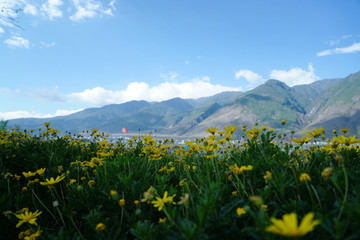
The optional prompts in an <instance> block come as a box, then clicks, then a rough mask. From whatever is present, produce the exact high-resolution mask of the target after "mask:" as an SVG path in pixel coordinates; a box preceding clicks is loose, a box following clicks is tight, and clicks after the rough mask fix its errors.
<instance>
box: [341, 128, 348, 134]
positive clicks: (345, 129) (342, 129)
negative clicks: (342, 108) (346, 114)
mask: <svg viewBox="0 0 360 240" xmlns="http://www.w3.org/2000/svg"><path fill="white" fill-rule="evenodd" d="M340 131H342V132H343V133H347V132H348V131H350V129H349V128H340Z"/></svg>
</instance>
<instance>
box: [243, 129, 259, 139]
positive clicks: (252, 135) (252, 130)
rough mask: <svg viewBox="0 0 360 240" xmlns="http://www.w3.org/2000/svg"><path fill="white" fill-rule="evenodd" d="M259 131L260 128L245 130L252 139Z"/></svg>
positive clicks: (255, 137) (257, 135) (256, 136)
mask: <svg viewBox="0 0 360 240" xmlns="http://www.w3.org/2000/svg"><path fill="white" fill-rule="evenodd" d="M261 131H262V130H261V129H257V128H254V129H250V130H248V131H246V132H245V134H246V135H247V136H248V137H249V138H251V139H252V140H256V139H257V138H258V137H259V135H260V133H261Z"/></svg>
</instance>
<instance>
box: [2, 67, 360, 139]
mask: <svg viewBox="0 0 360 240" xmlns="http://www.w3.org/2000/svg"><path fill="white" fill-rule="evenodd" d="M282 119H286V125H285V127H283V126H282V125H281V120H282ZM44 122H51V126H52V127H53V128H55V129H59V130H62V131H68V132H72V133H79V132H81V131H82V130H91V129H93V128H97V129H99V130H100V131H102V132H107V133H120V132H121V129H122V128H123V127H126V128H127V129H128V130H129V132H133V133H137V132H138V130H139V129H140V130H141V131H143V132H144V131H145V132H146V131H155V130H157V131H158V132H159V133H161V134H166V135H176V136H201V135H204V133H205V130H206V129H207V128H208V127H218V128H220V129H221V128H223V127H224V126H227V125H239V128H240V126H242V125H243V124H246V125H248V126H249V127H252V125H253V124H254V123H255V122H259V124H261V125H267V126H269V127H273V128H280V127H282V128H284V130H285V131H286V130H295V131H297V132H303V131H306V130H311V129H313V128H315V127H319V126H323V127H325V128H326V129H327V130H328V133H329V132H331V131H330V130H332V129H339V128H344V127H347V128H350V129H351V133H352V134H353V133H357V132H358V131H360V72H358V73H355V74H352V75H350V76H348V77H346V78H336V79H326V80H320V81H316V82H313V83H311V84H306V85H298V86H294V87H289V86H287V85H286V84H285V83H283V82H281V81H278V80H274V79H270V80H268V81H267V82H266V83H264V84H262V85H260V86H258V87H257V88H255V89H252V90H250V91H248V92H223V93H220V94H217V95H214V96H211V97H204V98H199V99H181V98H174V99H170V100H167V101H162V102H146V101H131V102H126V103H122V104H110V105H106V106H104V107H100V108H89V109H85V110H83V111H81V112H77V113H74V114H70V115H67V116H61V117H54V118H46V119H44V118H41V119H39V118H23V119H13V120H10V121H9V125H10V126H11V125H20V127H21V128H28V129H29V128H32V129H37V128H39V127H43V123H44Z"/></svg>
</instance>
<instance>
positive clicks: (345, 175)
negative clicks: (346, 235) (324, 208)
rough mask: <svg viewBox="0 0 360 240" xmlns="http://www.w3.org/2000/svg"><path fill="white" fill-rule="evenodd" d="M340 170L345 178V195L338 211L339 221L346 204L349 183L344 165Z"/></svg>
mask: <svg viewBox="0 0 360 240" xmlns="http://www.w3.org/2000/svg"><path fill="white" fill-rule="evenodd" d="M342 169H343V172H344V178H345V195H344V199H343V202H342V204H341V209H340V212H339V215H338V217H337V218H338V219H340V217H341V214H342V212H343V210H344V207H345V204H346V201H347V195H348V190H349V181H348V176H347V173H346V169H345V166H344V164H342Z"/></svg>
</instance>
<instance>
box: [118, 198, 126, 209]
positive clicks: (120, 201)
mask: <svg viewBox="0 0 360 240" xmlns="http://www.w3.org/2000/svg"><path fill="white" fill-rule="evenodd" d="M119 206H120V207H124V206H125V199H123V198H122V199H120V200H119Z"/></svg>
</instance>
